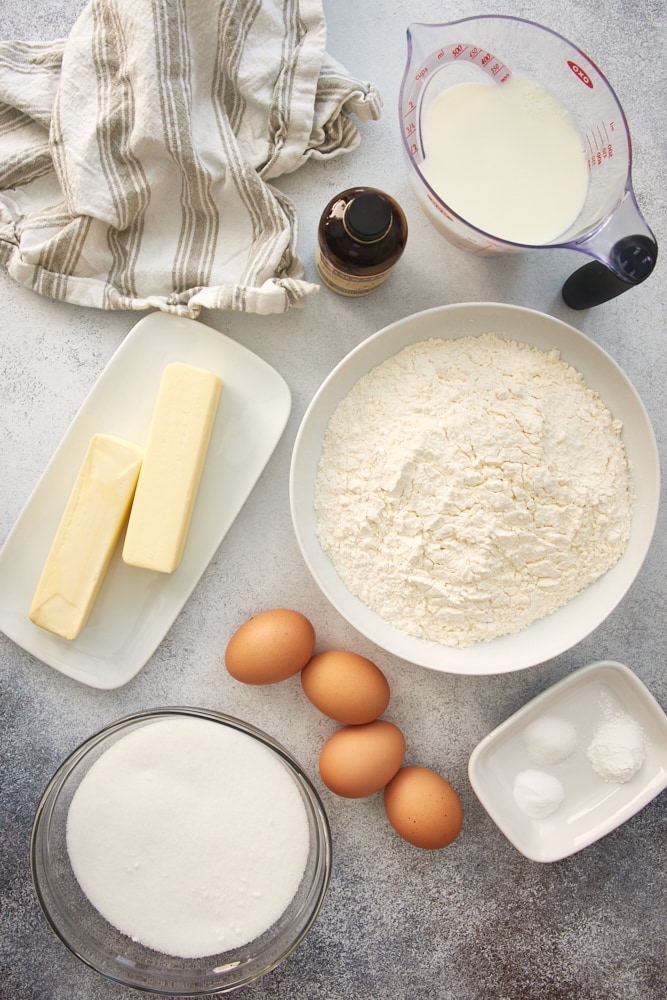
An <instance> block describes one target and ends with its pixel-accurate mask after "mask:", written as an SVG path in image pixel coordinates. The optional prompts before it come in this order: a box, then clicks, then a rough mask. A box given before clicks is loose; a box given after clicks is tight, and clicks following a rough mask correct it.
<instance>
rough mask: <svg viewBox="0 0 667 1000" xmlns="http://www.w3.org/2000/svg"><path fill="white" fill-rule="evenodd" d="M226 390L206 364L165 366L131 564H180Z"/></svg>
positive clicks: (129, 541) (126, 554)
mask: <svg viewBox="0 0 667 1000" xmlns="http://www.w3.org/2000/svg"><path fill="white" fill-rule="evenodd" d="M221 390H222V379H221V378H220V377H219V376H218V375H215V374H214V373H213V372H210V371H206V370H205V369H203V368H194V367H193V366H192V365H188V364H185V363H183V362H176V363H174V364H171V365H167V367H166V368H165V370H164V372H163V374H162V380H161V382H160V389H159V391H158V397H157V401H156V403H155V409H154V411H153V418H152V421H151V426H150V430H149V432H148V441H147V444H146V453H145V455H144V461H143V464H142V466H141V473H140V475H139V482H138V483H137V492H136V494H135V497H134V503H133V504H132V510H131V511H130V519H129V522H128V525H127V534H126V536H125V544H124V546H123V559H124V560H125V562H126V563H129V564H130V565H131V566H140V567H142V568H143V569H152V570H158V571H159V572H161V573H172V572H173V571H174V570H175V569H176V568H177V566H178V565H179V564H180V562H181V558H182V556H183V549H184V548H185V541H186V538H187V535H188V531H189V528H190V520H191V518H192V511H193V509H194V505H195V500H196V499H197V491H198V489H199V482H200V479H201V474H202V471H203V468H204V462H205V461H206V453H207V451H208V446H209V441H210V438H211V431H212V430H213V421H214V420H215V414H216V412H217V408H218V401H219V399H220V392H221Z"/></svg>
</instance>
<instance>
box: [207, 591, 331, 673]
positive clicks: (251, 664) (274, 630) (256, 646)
mask: <svg viewBox="0 0 667 1000" xmlns="http://www.w3.org/2000/svg"><path fill="white" fill-rule="evenodd" d="M314 649H315V629H314V628H313V626H312V625H311V623H310V622H309V621H308V619H307V618H306V617H305V616H304V615H302V614H301V613H300V612H298V611H290V610H289V609H287V608H274V609H273V610H270V611H262V612H260V613H259V614H257V615H254V616H253V617H252V618H249V619H248V621H247V622H244V624H243V625H241V627H240V628H239V629H237V630H236V632H235V633H234V635H233V636H232V637H231V639H230V640H229V643H228V645H227V649H226V651H225V665H226V667H227V670H228V671H229V673H230V674H231V675H232V677H234V678H236V680H237V681H243V683H244V684H275V683H276V682H277V681H284V680H286V679H287V678H288V677H293V676H294V674H298V673H299V671H300V670H302V669H303V667H305V665H306V663H308V660H309V659H310V658H311V656H312V655H313V650H314Z"/></svg>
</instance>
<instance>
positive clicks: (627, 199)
mask: <svg viewBox="0 0 667 1000" xmlns="http://www.w3.org/2000/svg"><path fill="white" fill-rule="evenodd" d="M567 246H568V247H570V248H571V249H573V250H580V251H581V252H582V253H585V254H588V255H589V256H590V257H593V258H595V259H594V260H593V261H592V262H591V263H589V264H584V266H583V267H580V268H579V270H578V271H575V272H574V274H572V275H570V277H569V278H568V279H567V281H566V282H565V284H564V285H563V292H562V294H563V299H564V301H565V303H566V305H568V306H569V307H570V308H571V309H590V308H591V307H592V306H597V305H601V304H602V303H603V302H608V301H609V299H613V298H615V297H616V296H617V295H620V294H621V293H622V292H625V291H627V290H628V289H629V288H633V287H634V286H635V285H639V284H640V283H641V282H642V281H645V280H646V278H648V276H649V275H650V274H651V272H652V271H653V269H654V267H655V264H656V261H657V258H658V244H657V242H656V239H655V236H654V235H653V233H652V232H651V230H650V229H649V227H648V226H647V224H646V222H645V220H644V217H643V216H642V214H641V212H640V211H639V208H638V206H637V202H636V200H635V196H634V193H633V191H632V189H631V188H628V189H627V190H626V192H625V195H624V197H623V199H622V200H621V202H620V204H619V205H618V207H617V208H616V209H615V210H614V212H613V213H612V214H611V215H610V216H609V217H608V218H607V219H606V220H605V222H603V223H602V225H601V226H599V227H598V228H597V229H595V230H594V231H593V232H592V233H588V234H587V235H586V236H582V237H581V238H579V239H575V240H573V241H572V242H571V243H568V244H567Z"/></svg>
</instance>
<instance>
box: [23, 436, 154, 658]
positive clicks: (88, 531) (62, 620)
mask: <svg viewBox="0 0 667 1000" xmlns="http://www.w3.org/2000/svg"><path fill="white" fill-rule="evenodd" d="M142 457H143V448H140V447H139V445H136V444H132V443H131V442H129V441H123V440H122V439H121V438H117V437H113V436H112V435H110V434H95V435H94V437H93V438H92V440H91V442H90V444H89V445H88V450H87V452H86V455H85V458H84V460H83V464H82V465H81V468H80V470H79V473H78V476H77V478H76V480H75V483H74V486H73V487H72V492H71V494H70V497H69V500H68V501H67V505H66V507H65V511H64V513H63V516H62V518H61V521H60V525H59V526H58V530H57V531H56V536H55V538H54V540H53V544H52V545H51V549H50V551H49V554H48V556H47V559H46V563H45V564H44V569H43V570H42V575H41V577H40V580H39V583H38V584H37V589H36V591H35V596H34V597H33V599H32V604H31V605H30V610H29V612H28V614H29V617H30V620H31V621H33V622H34V623H35V625H39V627H40V628H43V629H46V630H47V631H48V632H55V633H56V635H60V636H62V637H63V639H76V637H77V636H78V635H79V634H80V632H81V630H82V629H83V627H84V625H85V624H86V622H87V621H88V617H89V615H90V612H91V611H92V609H93V605H94V603H95V600H96V598H97V594H98V592H99V589H100V587H101V585H102V580H103V579H104V575H105V573H106V571H107V569H108V567H109V563H110V561H111V556H112V555H113V551H114V549H115V548H116V544H117V542H118V539H119V537H120V533H121V531H122V530H123V527H124V525H125V521H126V520H127V515H128V512H129V510H130V505H131V503H132V497H133V496H134V490H135V487H136V485H137V478H138V476H139V469H140V468H141V460H142Z"/></svg>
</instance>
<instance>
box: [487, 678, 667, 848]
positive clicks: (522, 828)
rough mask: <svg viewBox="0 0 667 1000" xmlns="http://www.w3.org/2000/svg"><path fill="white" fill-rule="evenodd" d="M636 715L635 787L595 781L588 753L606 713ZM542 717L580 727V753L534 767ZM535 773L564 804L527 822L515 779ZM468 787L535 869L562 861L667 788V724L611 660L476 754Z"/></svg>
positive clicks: (509, 724)
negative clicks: (639, 735) (534, 726)
mask: <svg viewBox="0 0 667 1000" xmlns="http://www.w3.org/2000/svg"><path fill="white" fill-rule="evenodd" d="M605 706H611V707H612V711H614V712H619V713H626V714H628V715H630V716H631V717H632V718H633V719H634V720H635V721H636V722H637V723H638V724H639V726H640V727H641V729H642V731H643V733H644V739H645V752H646V756H645V759H644V762H643V764H642V766H641V768H640V769H639V770H638V771H637V773H636V774H635V775H633V777H632V778H630V780H629V781H626V782H623V783H617V782H608V781H605V780H603V779H602V778H601V777H600V776H599V775H597V774H596V773H595V771H594V770H593V767H592V765H591V764H590V762H589V760H588V759H587V757H586V748H587V747H588V745H589V743H590V742H591V739H592V737H593V735H594V733H595V730H596V727H597V725H598V724H599V720H600V717H601V710H602V709H603V708H604V707H605ZM544 716H552V717H553V716H556V717H557V718H559V719H562V720H565V721H566V722H568V723H570V724H571V725H573V726H574V727H575V730H576V733H577V737H578V740H577V746H576V748H575V751H574V753H573V754H572V755H571V756H569V757H567V758H566V759H565V760H563V761H561V762H559V763H557V764H554V765H551V766H542V764H540V763H538V764H536V763H534V762H533V761H532V760H531V758H530V755H529V753H528V752H527V749H526V745H525V743H524V740H523V734H524V733H525V731H526V728H527V727H528V726H529V725H530V724H531V723H533V722H535V721H536V720H538V719H540V718H541V717H544ZM534 768H537V769H539V770H543V771H546V772H547V773H549V774H551V775H553V776H554V777H556V778H557V779H558V780H559V781H560V782H561V784H562V786H563V789H564V791H565V797H564V799H563V802H562V803H561V805H560V806H559V807H558V809H557V810H556V811H555V812H553V813H552V814H551V815H550V816H547V817H546V818H544V819H533V818H531V817H529V816H527V815H526V814H525V813H524V812H523V811H522V810H521V808H520V807H519V806H518V805H517V803H516V802H515V800H514V793H513V787H514V778H515V777H516V775H517V773H519V772H521V771H523V770H527V769H534ZM468 773H469V776H470V783H471V784H472V787H473V790H474V792H475V794H476V795H477V797H478V798H479V800H480V802H481V803H482V805H483V806H484V808H485V809H486V811H487V812H488V814H489V816H490V817H491V819H492V820H493V821H494V823H495V824H496V826H498V827H499V829H500V830H502V832H503V833H504V834H505V836H506V837H507V839H508V840H509V841H510V842H511V843H512V844H514V846H515V847H516V848H517V850H518V851H520V852H521V853H522V854H524V855H525V856H526V857H527V858H530V859H531V860H532V861H544V862H546V861H558V860H560V859H561V858H566V857H568V856H569V855H571V854H575V853H576V852H577V851H581V850H583V848H585V847H588V846H589V845H590V844H593V843H594V842H595V841H596V840H600V838H601V837H604V836H606V834H608V833H611V831H612V830H614V829H616V827H618V826H620V825H621V824H622V823H625V822H626V821H627V820H628V819H630V818H631V817H632V816H634V815H635V814H636V813H638V812H639V810H640V809H643V808H644V806H645V805H647V804H648V803H649V802H650V801H651V800H652V799H654V798H655V797H656V795H659V794H660V792H661V791H663V789H665V788H667V716H666V715H665V713H664V712H663V710H662V708H661V707H660V705H659V704H658V702H657V701H656V700H655V698H654V697H653V695H652V694H651V693H650V692H649V691H648V689H647V688H646V686H645V685H644V684H643V683H642V682H641V681H640V680H639V678H638V677H637V676H636V674H634V673H633V672H632V671H631V670H630V669H629V668H628V667H626V666H624V665H623V664H622V663H615V662H614V661H612V660H603V661H600V662H599V663H592V664H590V665H589V666H587V667H582V668H581V669H580V670H576V671H575V672H574V673H573V674H570V675H569V676H568V677H565V678H564V679H563V680H562V681H559V682H558V683H557V684H554V685H553V686H552V687H550V688H548V689H547V690H546V691H543V692H542V694H540V695H538V696H537V697H536V698H533V699H532V701H530V702H528V704H527V705H524V707H523V708H521V709H519V711H518V712H515V714H514V715H512V716H511V717H510V718H509V719H507V721H506V722H503V723H502V725H500V726H498V728H497V729H494V731H493V732H492V733H489V735H488V736H485V737H484V739H483V740H482V741H481V742H480V743H479V744H478V745H477V746H476V747H475V749H474V750H473V752H472V755H471V757H470V762H469V766H468Z"/></svg>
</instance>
